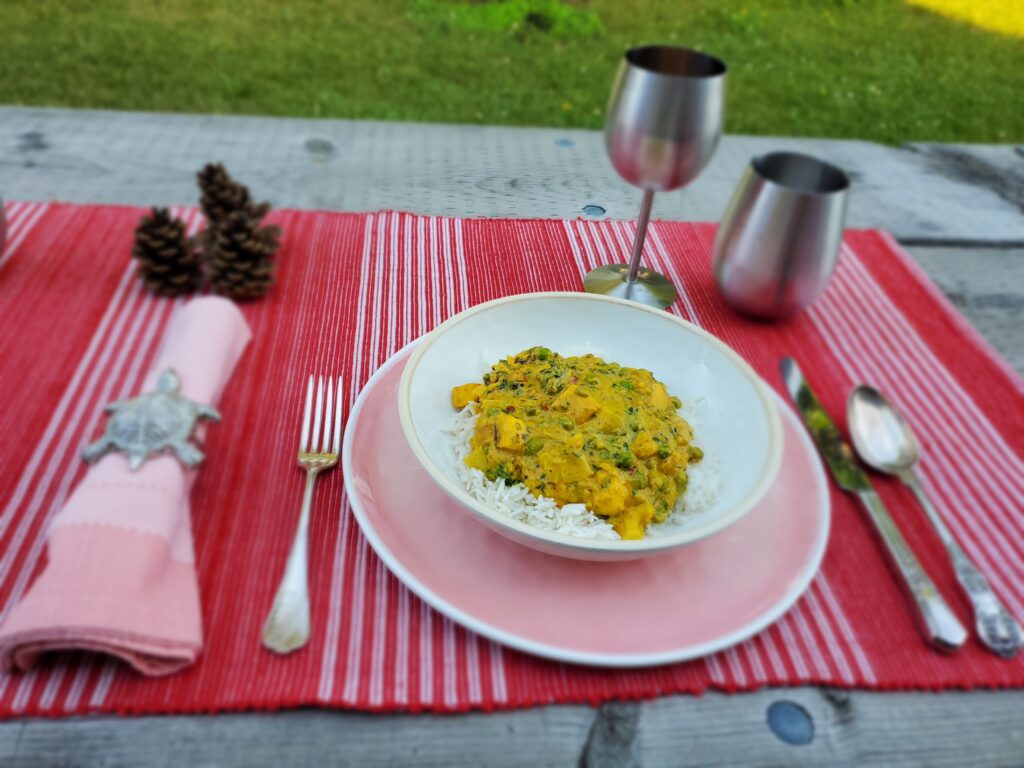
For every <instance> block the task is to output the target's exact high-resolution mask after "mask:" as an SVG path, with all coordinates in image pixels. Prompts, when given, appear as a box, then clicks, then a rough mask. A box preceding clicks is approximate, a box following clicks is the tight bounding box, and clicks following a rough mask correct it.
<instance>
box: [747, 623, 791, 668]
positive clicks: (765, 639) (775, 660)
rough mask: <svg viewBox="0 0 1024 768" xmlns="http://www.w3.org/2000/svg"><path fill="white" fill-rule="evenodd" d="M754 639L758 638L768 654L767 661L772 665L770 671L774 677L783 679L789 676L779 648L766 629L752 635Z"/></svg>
mask: <svg viewBox="0 0 1024 768" xmlns="http://www.w3.org/2000/svg"><path fill="white" fill-rule="evenodd" d="M754 640H759V641H760V643H761V645H763V646H764V650H765V653H766V654H767V655H768V661H769V663H770V664H771V666H772V672H773V673H774V674H775V677H776V678H778V679H779V680H785V679H786V678H787V677H789V673H788V672H787V671H786V664H785V662H784V661H783V660H782V655H781V654H780V653H779V649H778V647H777V646H776V644H775V638H773V637H772V636H771V633H770V632H768V630H765V631H763V632H761V633H759V634H758V635H756V636H755V637H754Z"/></svg>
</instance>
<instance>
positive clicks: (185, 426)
mask: <svg viewBox="0 0 1024 768" xmlns="http://www.w3.org/2000/svg"><path fill="white" fill-rule="evenodd" d="M106 410H107V411H108V412H110V413H111V414H112V415H111V416H110V418H109V419H108V421H107V426H106V430H105V431H104V433H103V437H101V438H100V439H99V440H97V441H96V442H95V443H91V444H89V445H87V446H86V447H85V448H83V449H82V458H83V459H85V460H86V461H88V462H93V461H96V460H97V459H98V458H100V456H102V455H104V454H105V453H107V451H111V450H118V451H121V452H123V453H125V454H127V455H128V467H129V468H130V469H131V470H132V471H134V470H136V469H138V468H139V467H141V466H142V464H143V462H145V461H146V459H148V458H149V457H150V456H152V455H155V454H159V453H166V452H171V453H174V454H175V455H176V456H177V457H178V460H179V461H180V462H181V463H182V464H184V465H185V466H186V467H188V468H193V467H196V466H198V465H199V463H200V462H201V461H202V460H203V452H202V451H200V450H199V449H198V448H197V447H196V446H195V445H194V444H193V443H192V442H190V440H189V438H190V437H191V436H192V432H193V431H194V430H195V427H196V422H197V421H198V420H199V419H212V420H213V421H220V413H219V412H218V411H217V410H216V409H215V408H213V407H212V406H209V405H204V404H202V403H197V402H195V401H194V400H189V399H188V398H187V397H185V396H183V395H182V394H181V379H180V377H179V376H178V374H177V373H176V372H175V370H174V369H173V368H168V369H167V370H166V371H164V372H163V373H161V374H160V376H159V377H158V378H157V380H156V391H154V392H146V393H144V394H142V395H139V396H138V397H133V398H130V399H128V400H117V401H115V402H113V403H110V404H109V405H107V407H106Z"/></svg>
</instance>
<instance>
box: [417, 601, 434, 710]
mask: <svg viewBox="0 0 1024 768" xmlns="http://www.w3.org/2000/svg"><path fill="white" fill-rule="evenodd" d="M433 623H434V612H433V610H431V608H430V606H429V605H427V604H426V603H425V602H423V601H420V703H421V704H423V705H428V704H431V703H433V701H434V626H433Z"/></svg>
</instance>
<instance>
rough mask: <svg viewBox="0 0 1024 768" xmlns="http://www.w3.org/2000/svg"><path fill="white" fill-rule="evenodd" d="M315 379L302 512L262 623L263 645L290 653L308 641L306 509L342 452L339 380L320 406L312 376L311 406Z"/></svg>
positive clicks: (319, 384)
mask: <svg viewBox="0 0 1024 768" xmlns="http://www.w3.org/2000/svg"><path fill="white" fill-rule="evenodd" d="M313 381H314V377H313V376H310V377H309V384H308V385H307V386H306V404H305V406H304V407H303V412H302V438H301V439H300V441H299V466H300V467H302V468H303V469H304V470H306V491H305V493H304V494H303V495H302V513H301V514H300V515H299V527H298V530H296V531H295V540H294V541H293V542H292V551H291V552H290V553H289V555H288V562H287V563H286V564H285V567H284V576H282V577H281V584H280V585H279V586H278V588H277V595H275V597H274V604H273V606H271V608H270V614H269V615H268V616H267V622H266V624H264V625H263V645H265V646H266V647H267V648H269V649H270V650H272V651H276V652H277V653H291V652H292V651H294V650H296V649H298V648H301V647H302V646H304V645H305V644H306V641H307V640H309V565H308V563H309V554H308V553H309V508H310V506H311V504H312V501H313V484H314V483H315V482H316V477H317V475H319V474H320V473H321V472H323V471H324V470H325V469H330V468H331V467H333V466H334V465H335V464H337V463H338V456H339V455H340V453H339V451H340V448H341V379H338V389H337V392H336V393H335V391H334V390H333V387H332V382H331V380H330V379H327V380H326V381H327V397H326V402H324V400H325V398H324V381H325V379H324V377H323V376H317V377H316V407H315V408H314V406H313V389H314V387H313ZM332 416H333V431H332ZM311 418H312V421H313V424H312V427H313V428H312V430H310V419H311ZM321 425H322V426H323V431H322V432H321V429H320V427H321Z"/></svg>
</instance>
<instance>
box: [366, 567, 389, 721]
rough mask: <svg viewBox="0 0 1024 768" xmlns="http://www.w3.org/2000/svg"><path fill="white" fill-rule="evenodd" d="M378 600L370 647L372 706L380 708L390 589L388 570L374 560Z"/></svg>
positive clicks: (382, 691)
mask: <svg viewBox="0 0 1024 768" xmlns="http://www.w3.org/2000/svg"><path fill="white" fill-rule="evenodd" d="M372 562H373V564H374V571H375V574H374V576H375V578H374V592H375V596H376V600H375V602H374V606H373V636H372V639H371V641H370V642H371V645H370V705H371V706H377V707H379V706H380V704H381V702H382V701H383V700H384V664H385V662H386V661H387V660H388V658H387V625H388V588H387V584H388V582H387V569H386V568H385V567H384V563H383V562H381V560H380V559H379V558H373V560H372Z"/></svg>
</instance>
